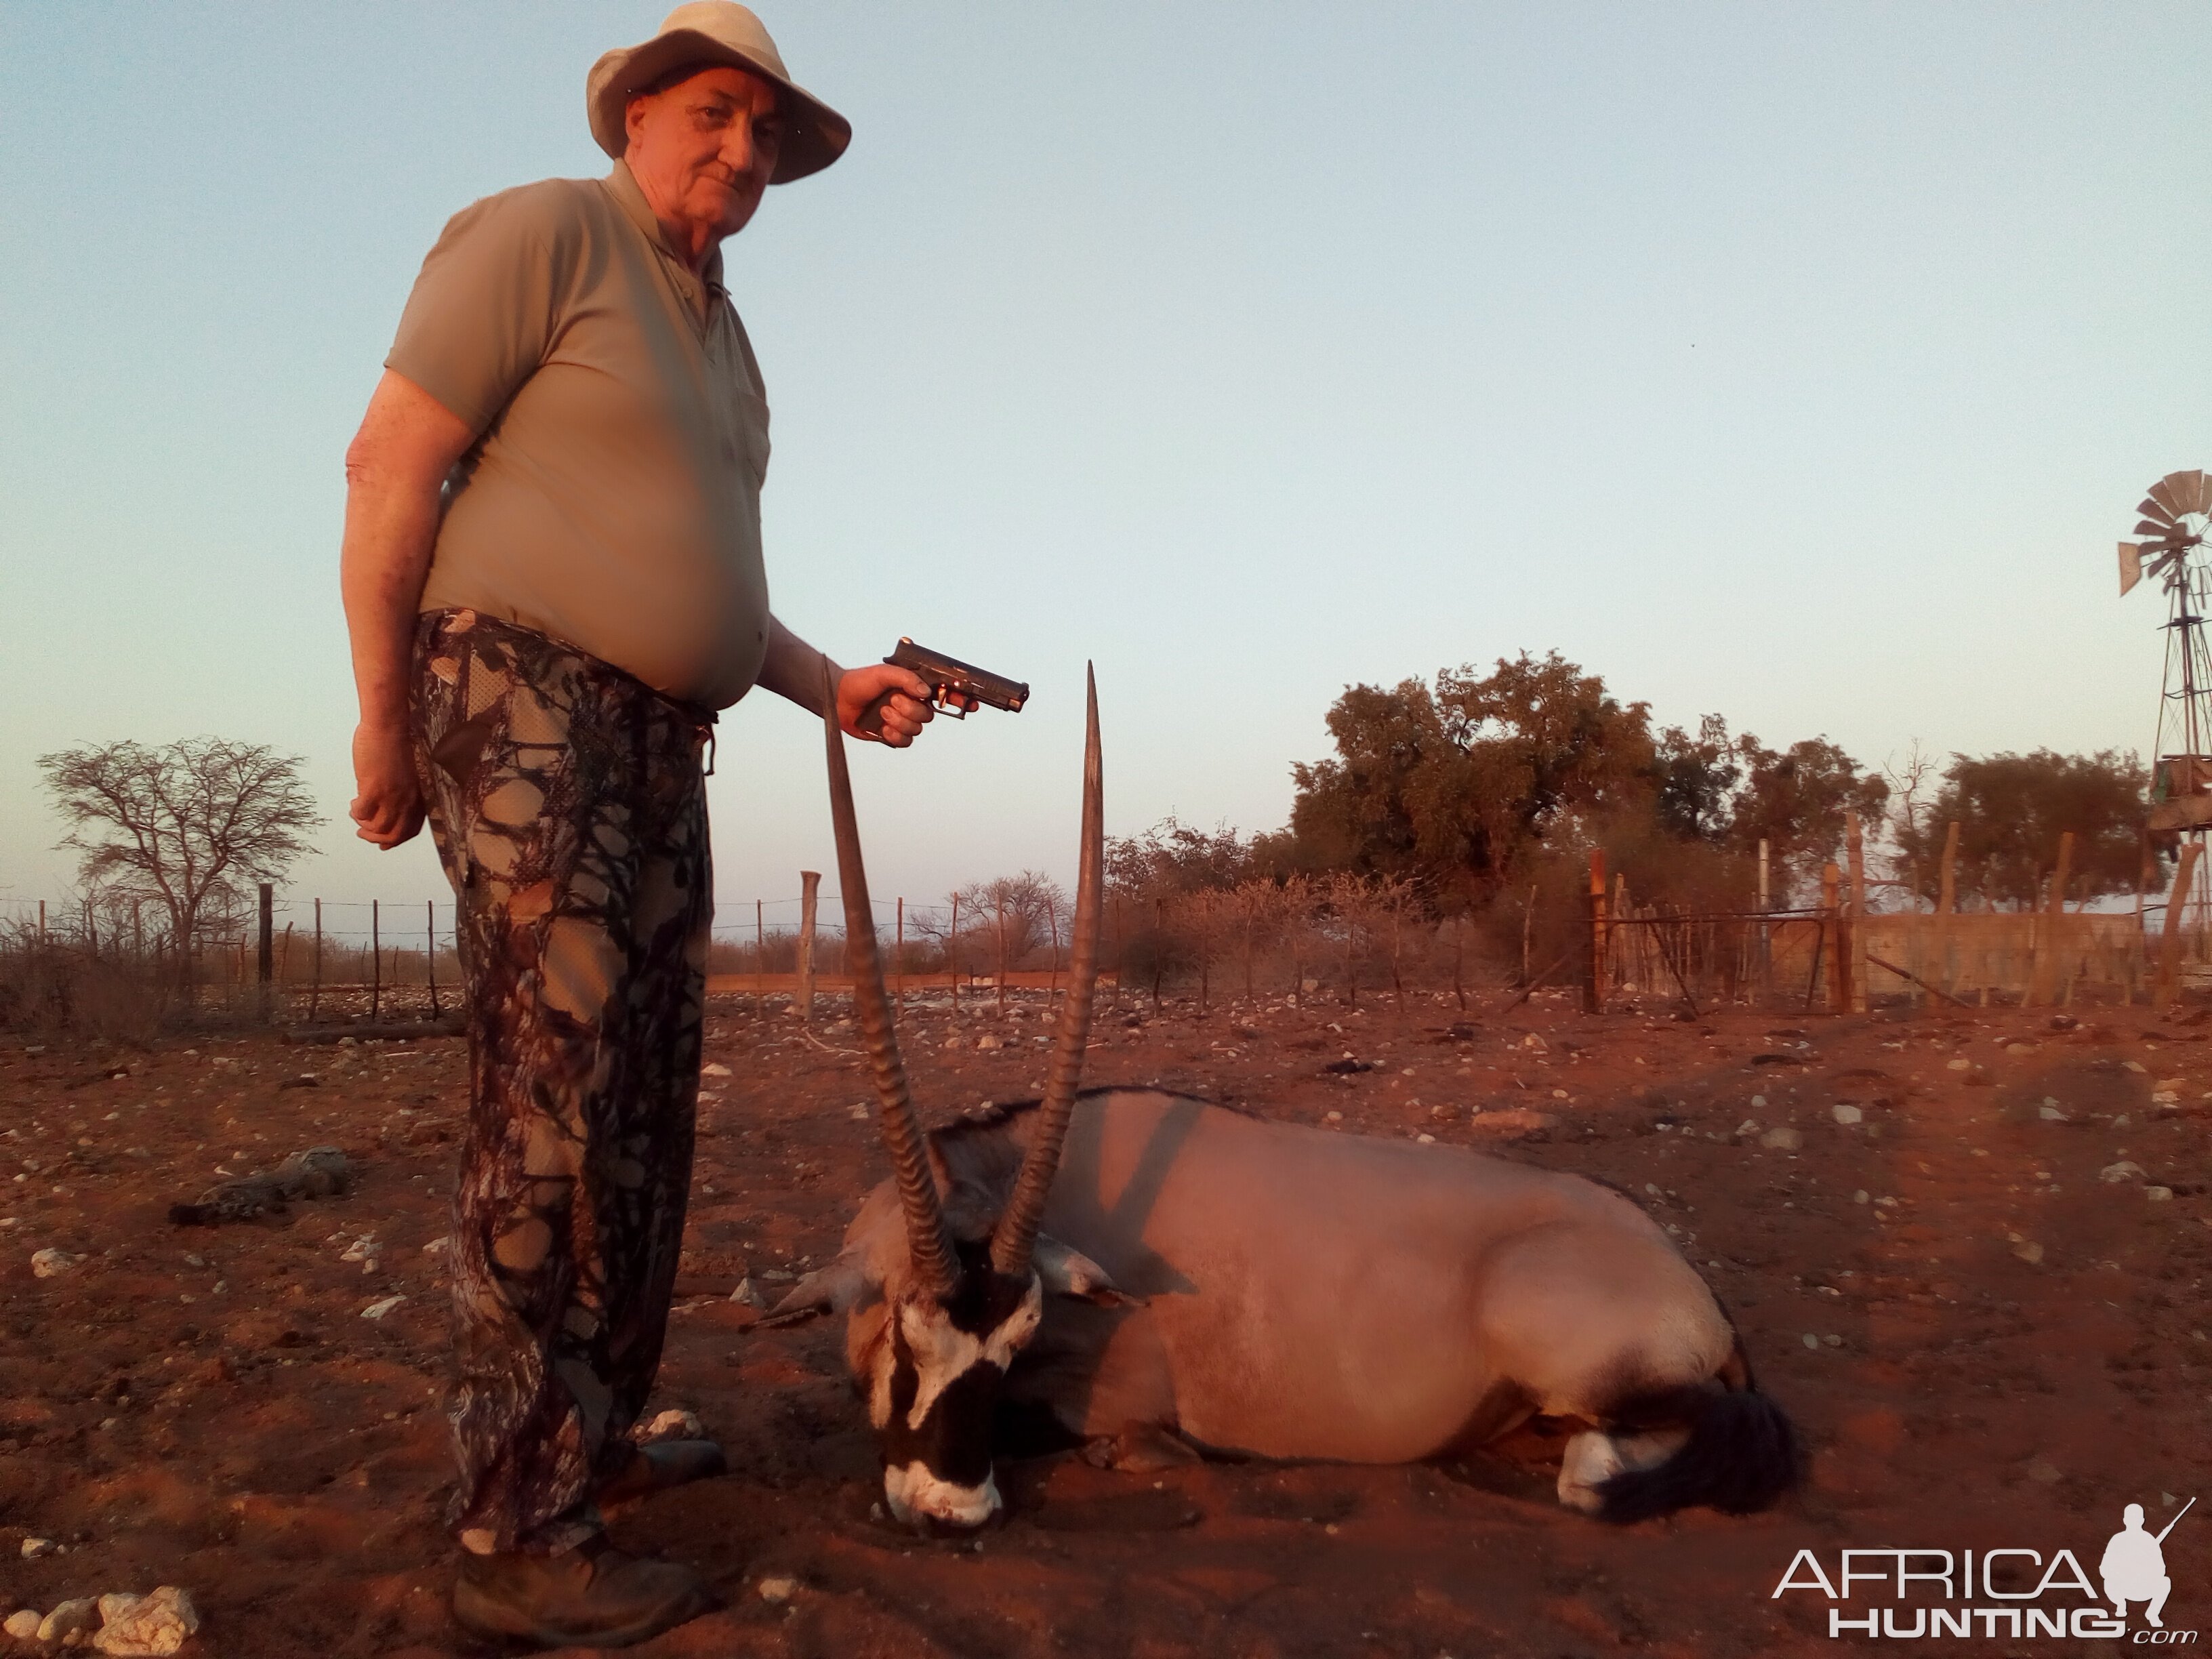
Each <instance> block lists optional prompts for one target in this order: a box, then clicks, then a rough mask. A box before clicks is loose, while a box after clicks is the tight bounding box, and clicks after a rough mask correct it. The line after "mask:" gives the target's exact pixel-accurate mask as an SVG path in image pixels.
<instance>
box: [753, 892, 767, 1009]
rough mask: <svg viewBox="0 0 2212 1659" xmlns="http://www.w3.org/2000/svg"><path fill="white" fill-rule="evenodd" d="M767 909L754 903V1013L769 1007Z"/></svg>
mask: <svg viewBox="0 0 2212 1659" xmlns="http://www.w3.org/2000/svg"><path fill="white" fill-rule="evenodd" d="M764 909H765V907H764V906H763V904H762V902H761V901H760V900H758V899H755V900H754V901H753V1012H755V1013H759V1012H762V1011H763V1009H765V1008H766V1007H767V1006H768V981H766V980H765V979H764V978H763V977H762V976H763V975H765V974H766V973H767V972H768V923H767V922H766V921H764V920H763V911H764Z"/></svg>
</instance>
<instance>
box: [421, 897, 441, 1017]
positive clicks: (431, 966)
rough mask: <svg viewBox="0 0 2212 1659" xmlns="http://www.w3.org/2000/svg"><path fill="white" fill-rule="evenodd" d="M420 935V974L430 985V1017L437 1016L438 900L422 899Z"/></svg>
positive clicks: (438, 1010)
mask: <svg viewBox="0 0 2212 1659" xmlns="http://www.w3.org/2000/svg"><path fill="white" fill-rule="evenodd" d="M422 935H423V944H424V946H425V947H426V948H425V951H424V954H423V957H422V975H423V977H424V979H426V980H427V981H428V982H429V986H430V1018H433V1019H435V1018H438V1015H439V1013H440V1012H441V1011H440V1009H439V1007H438V901H437V900H435V899H424V900H423V901H422Z"/></svg>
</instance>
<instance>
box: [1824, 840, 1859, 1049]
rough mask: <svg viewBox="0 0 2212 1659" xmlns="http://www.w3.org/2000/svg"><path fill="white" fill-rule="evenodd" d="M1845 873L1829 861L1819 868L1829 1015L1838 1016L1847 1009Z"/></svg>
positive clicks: (1848, 985)
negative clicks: (1844, 918)
mask: <svg viewBox="0 0 2212 1659" xmlns="http://www.w3.org/2000/svg"><path fill="white" fill-rule="evenodd" d="M1843 884H1844V872H1842V871H1841V870H1839V869H1838V868H1837V867H1836V866H1835V865H1834V863H1833V862H1830V863H1827V864H1824V865H1822V866H1820V943H1821V953H1822V954H1823V955H1824V956H1825V957H1826V958H1827V963H1828V1012H1830V1013H1832V1014H1840V1013H1842V1012H1844V1009H1846V1008H1848V1007H1850V1006H1851V1005H1850V983H1849V981H1850V965H1849V963H1846V962H1845V961H1844V949H1843V947H1844V939H1843V932H1842V927H1843V908H1844V907H1843V892H1842V890H1843Z"/></svg>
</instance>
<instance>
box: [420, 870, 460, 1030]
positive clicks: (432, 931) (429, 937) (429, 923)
mask: <svg viewBox="0 0 2212 1659" xmlns="http://www.w3.org/2000/svg"><path fill="white" fill-rule="evenodd" d="M453 915H454V917H455V920H456V921H458V920H459V916H460V912H459V910H458V909H456V910H455V911H454V912H453ZM422 930H423V935H424V943H425V945H427V947H428V949H427V951H426V953H425V954H424V956H423V957H422V975H423V977H424V978H425V979H427V980H428V981H429V982H430V1018H433V1019H435V1018H438V1015H439V1012H440V1009H439V1007H438V901H437V900H435V899H424V900H423V901H422Z"/></svg>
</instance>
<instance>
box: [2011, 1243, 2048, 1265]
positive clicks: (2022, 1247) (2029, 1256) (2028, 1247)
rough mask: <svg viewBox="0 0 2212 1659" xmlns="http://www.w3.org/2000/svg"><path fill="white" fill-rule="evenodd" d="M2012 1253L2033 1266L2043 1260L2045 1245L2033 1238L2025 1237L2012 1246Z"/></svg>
mask: <svg viewBox="0 0 2212 1659" xmlns="http://www.w3.org/2000/svg"><path fill="white" fill-rule="evenodd" d="M2012 1253H2013V1254H2014V1255H2016V1256H2018V1257H2019V1258H2020V1259H2021V1261H2025V1262H2026V1263H2027V1265H2028V1266H2029V1267H2033V1266H2034V1265H2035V1264H2036V1263H2037V1262H2039V1261H2042V1260H2043V1246H2042V1245H2040V1244H2039V1243H2036V1242H2035V1241H2034V1240H2033V1239H2032V1238H2024V1239H2022V1240H2021V1242H2020V1243H2017V1244H2015V1245H2014V1246H2013V1247H2012Z"/></svg>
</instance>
